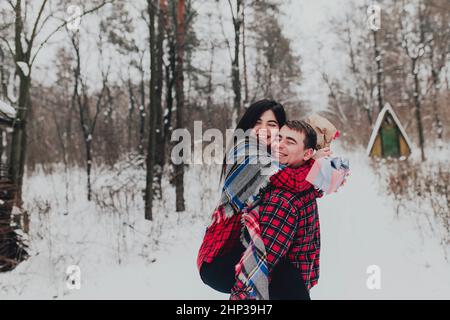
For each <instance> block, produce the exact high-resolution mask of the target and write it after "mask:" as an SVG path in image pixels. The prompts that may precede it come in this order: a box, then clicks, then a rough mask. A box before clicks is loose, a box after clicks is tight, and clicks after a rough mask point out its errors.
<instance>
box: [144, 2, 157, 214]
mask: <svg viewBox="0 0 450 320" xmlns="http://www.w3.org/2000/svg"><path fill="white" fill-rule="evenodd" d="M147 11H148V15H149V18H150V22H149V35H150V73H151V75H150V115H149V127H148V148H147V160H146V163H147V180H146V185H145V197H144V200H145V219H147V220H153V212H152V208H153V197H154V181H153V180H154V169H155V160H156V156H155V153H156V148H155V147H156V125H157V110H156V100H155V96H156V92H155V84H156V83H155V81H156V72H157V70H156V56H155V47H156V46H155V42H156V39H155V5H154V2H153V1H151V0H147Z"/></svg>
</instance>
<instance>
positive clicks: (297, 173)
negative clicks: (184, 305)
mask: <svg viewBox="0 0 450 320" xmlns="http://www.w3.org/2000/svg"><path fill="white" fill-rule="evenodd" d="M238 130H241V131H243V132H245V135H243V136H241V138H238V139H233V140H234V141H233V144H232V145H231V146H230V148H229V150H228V152H227V154H226V157H225V159H224V163H223V167H222V178H221V183H223V186H222V189H221V190H222V194H221V197H220V201H219V204H218V206H217V207H216V209H215V210H214V213H213V216H212V221H211V223H210V225H209V227H208V228H207V229H206V232H205V235H204V239H203V242H202V244H201V247H200V249H199V252H198V257H197V266H198V270H199V272H200V277H201V279H202V281H203V282H204V283H205V284H207V285H208V286H210V287H212V288H213V289H215V290H218V291H220V292H223V293H229V294H230V299H231V300H269V299H270V300H273V299H282V300H287V299H298V300H309V299H310V296H309V291H310V289H311V288H312V287H313V286H314V285H316V284H317V281H318V278H319V257H320V225H319V215H318V209H317V202H316V198H320V197H322V196H323V194H324V193H331V192H334V191H336V190H337V188H338V187H339V186H341V185H342V184H343V183H344V182H345V177H346V176H347V175H348V162H346V161H343V160H341V159H340V158H332V157H330V155H331V150H330V148H329V146H330V143H331V141H332V140H333V139H335V138H337V137H338V135H339V132H338V131H337V130H336V128H335V127H334V126H333V125H332V124H331V123H330V122H329V121H328V120H326V119H324V118H322V117H320V116H318V115H312V116H310V117H309V118H308V119H307V120H305V121H303V120H292V121H286V113H285V110H284V108H283V106H282V105H281V104H279V103H277V102H275V101H270V100H262V101H258V102H256V103H254V104H252V105H251V106H250V107H249V108H248V109H247V111H246V112H245V114H244V115H243V117H242V119H241V120H240V121H239V123H238V125H237V128H236V132H237V131H238ZM255 159H257V161H255Z"/></svg>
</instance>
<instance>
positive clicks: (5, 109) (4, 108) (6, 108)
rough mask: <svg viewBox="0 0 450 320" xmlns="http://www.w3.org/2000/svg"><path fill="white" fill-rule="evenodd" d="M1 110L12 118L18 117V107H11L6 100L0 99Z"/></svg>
mask: <svg viewBox="0 0 450 320" xmlns="http://www.w3.org/2000/svg"><path fill="white" fill-rule="evenodd" d="M0 112H2V113H3V114H5V115H6V116H7V117H9V118H11V119H14V118H15V117H16V109H14V108H13V107H11V106H10V105H9V104H7V103H6V102H3V101H2V100H0Z"/></svg>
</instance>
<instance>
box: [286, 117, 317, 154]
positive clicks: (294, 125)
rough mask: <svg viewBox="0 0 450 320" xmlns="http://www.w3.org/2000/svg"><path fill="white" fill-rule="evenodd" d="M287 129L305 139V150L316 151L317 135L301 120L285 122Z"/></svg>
mask: <svg viewBox="0 0 450 320" xmlns="http://www.w3.org/2000/svg"><path fill="white" fill-rule="evenodd" d="M285 125H286V126H287V127H288V128H289V129H291V130H294V131H297V132H300V133H303V134H304V135H305V139H304V140H303V143H304V144H305V149H310V148H311V149H314V150H315V149H316V145H317V134H316V131H315V130H314V129H313V128H312V127H311V126H310V125H309V124H308V123H306V122H305V121H303V120H291V121H287V122H286V124H285Z"/></svg>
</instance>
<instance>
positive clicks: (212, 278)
mask: <svg viewBox="0 0 450 320" xmlns="http://www.w3.org/2000/svg"><path fill="white" fill-rule="evenodd" d="M243 252H244V247H243V246H242V244H240V246H239V247H236V248H235V249H233V250H232V251H231V252H229V253H226V254H224V255H221V256H219V257H216V258H215V259H214V261H213V262H211V263H207V262H205V263H203V266H202V268H201V270H200V277H201V279H202V281H203V282H204V283H205V284H207V285H208V286H210V287H211V288H213V289H215V290H217V291H220V292H223V293H228V294H229V293H230V292H231V287H232V286H233V285H234V282H235V272H234V267H235V265H236V264H237V263H238V262H239V259H240V258H241V255H242V253H243ZM269 298H270V300H310V297H309V293H308V291H307V290H306V288H305V284H304V281H303V279H302V276H301V274H300V271H299V270H298V269H297V268H295V267H294V266H293V265H292V264H291V263H290V262H289V261H288V260H287V259H282V260H281V261H280V262H279V263H278V264H277V265H276V266H275V268H274V270H273V272H272V281H271V282H270V284H269Z"/></svg>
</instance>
